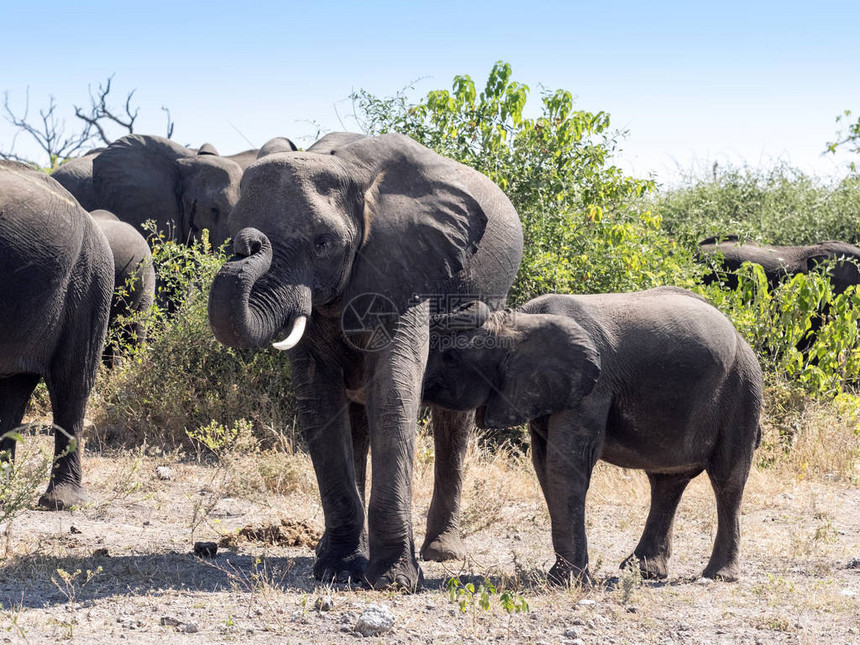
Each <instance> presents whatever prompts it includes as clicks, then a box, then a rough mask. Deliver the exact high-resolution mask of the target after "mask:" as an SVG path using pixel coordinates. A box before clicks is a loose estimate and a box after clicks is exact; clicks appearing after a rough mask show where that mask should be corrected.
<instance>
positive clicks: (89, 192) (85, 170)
mask: <svg viewBox="0 0 860 645" xmlns="http://www.w3.org/2000/svg"><path fill="white" fill-rule="evenodd" d="M98 155H99V152H98V151H96V152H92V153H87V154H86V155H84V156H83V157H78V158H77V159H70V160H69V161H67V162H66V163H64V164H63V165H62V166H60V167H59V168H57V169H56V170H55V171H54V172H52V173H51V177H53V178H54V179H56V180H57V181H58V182H60V184H61V185H62V186H63V188H65V189H66V190H68V191H69V192H70V193H71V194H72V195H74V196H75V199H77V200H78V203H79V204H80V205H81V206H83V207H84V210H87V211H90V210H93V209H95V208H98V195H97V194H96V191H95V186H94V185H93V161H94V160H95V158H96V157H97V156H98Z"/></svg>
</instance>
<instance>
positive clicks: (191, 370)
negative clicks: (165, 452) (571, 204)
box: [94, 235, 293, 446]
mask: <svg viewBox="0 0 860 645" xmlns="http://www.w3.org/2000/svg"><path fill="white" fill-rule="evenodd" d="M152 240H153V263H154V264H155V267H156V273H157V281H158V293H157V295H156V302H157V303H158V304H156V305H154V306H153V309H152V311H151V312H149V313H148V318H149V323H148V324H149V331H148V340H147V343H146V344H144V345H143V346H142V347H140V348H133V347H124V348H123V350H124V352H125V356H124V360H122V361H120V363H119V365H117V366H116V367H114V369H112V370H110V371H102V373H101V374H100V377H99V382H98V386H97V391H98V399H97V401H96V412H95V415H94V419H95V422H96V425H97V427H98V428H100V432H101V433H102V438H103V439H105V440H108V441H115V440H119V441H121V442H128V441H130V442H139V441H141V440H144V439H145V440H146V441H148V442H154V443H158V444H166V445H171V446H178V445H183V444H185V445H189V444H190V443H191V439H190V438H189V434H188V433H191V436H198V435H197V434H195V433H199V432H203V431H201V430H200V429H201V428H204V429H205V428H207V427H209V428H211V427H219V426H225V427H227V428H233V427H234V423H235V422H236V420H237V419H245V420H247V421H246V422H243V423H249V424H251V425H252V427H253V428H254V432H255V433H256V434H257V435H258V436H259V437H260V438H261V439H265V440H269V439H271V438H272V435H271V433H268V435H267V433H266V432H264V430H265V429H266V428H269V429H272V427H273V426H277V427H278V428H280V427H288V428H291V427H292V418H293V402H292V397H291V395H290V394H289V391H290V372H289V364H288V362H287V359H286V356H284V355H283V354H282V353H280V352H277V351H276V350H274V349H268V350H234V349H230V348H228V347H225V346H224V345H222V344H220V343H219V342H218V341H217V340H215V338H214V336H213V334H212V331H211V329H210V328H209V320H208V313H207V306H208V297H209V287H210V285H211V283H212V279H213V278H214V276H215V274H216V273H217V271H218V269H219V268H220V267H221V265H222V264H223V263H224V262H225V261H226V255H225V251H224V249H220V250H215V251H213V249H211V248H210V246H209V243H208V240H206V239H204V240H203V241H202V242H198V243H196V244H194V245H193V246H190V247H188V246H185V245H182V244H177V243H175V242H172V241H169V240H165V239H164V237H163V236H158V235H156V236H154V237H153V238H152ZM213 424H215V425H213ZM204 434H205V432H204Z"/></svg>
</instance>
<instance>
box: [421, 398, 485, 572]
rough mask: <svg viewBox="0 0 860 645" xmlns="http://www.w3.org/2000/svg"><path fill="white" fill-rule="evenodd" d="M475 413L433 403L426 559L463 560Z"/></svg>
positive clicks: (422, 553) (425, 539)
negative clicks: (463, 504)
mask: <svg viewBox="0 0 860 645" xmlns="http://www.w3.org/2000/svg"><path fill="white" fill-rule="evenodd" d="M474 418H475V413H474V412H473V411H469V412H454V411H451V410H446V409H444V408H440V407H438V406H434V407H433V443H434V446H435V452H436V458H435V461H434V463H433V474H434V479H433V499H432V500H431V502H430V510H429V512H428V513H427V533H426V534H425V536H424V545H423V546H422V547H421V557H422V558H424V559H425V560H434V561H436V562H443V561H445V560H462V559H463V558H465V557H466V547H465V546H463V541H462V539H461V538H460V501H461V495H462V492H463V460H464V459H465V456H466V447H467V445H468V439H469V432H470V431H471V429H472V424H473V420H474Z"/></svg>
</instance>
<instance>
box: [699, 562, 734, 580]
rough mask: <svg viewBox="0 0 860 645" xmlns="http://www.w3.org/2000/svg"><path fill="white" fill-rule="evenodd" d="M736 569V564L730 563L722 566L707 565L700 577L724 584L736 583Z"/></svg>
mask: <svg viewBox="0 0 860 645" xmlns="http://www.w3.org/2000/svg"><path fill="white" fill-rule="evenodd" d="M738 569H739V567H738V563H737V562H730V563H729V564H725V565H722V566H719V565H714V564H710V563H709V564H708V566H707V567H706V568H705V571H704V572H703V573H702V577H703V578H711V579H712V580H722V581H724V582H737V580H738V577H739V573H740V572H739V570H738Z"/></svg>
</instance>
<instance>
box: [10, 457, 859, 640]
mask: <svg viewBox="0 0 860 645" xmlns="http://www.w3.org/2000/svg"><path fill="white" fill-rule="evenodd" d="M249 459H253V458H249ZM509 462H510V460H507V462H505V461H504V460H502V461H499V460H498V459H495V460H494V459H493V458H483V459H474V460H473V461H472V462H470V467H469V471H468V473H467V482H466V488H467V494H466V501H465V524H466V528H467V530H468V531H469V532H470V533H469V535H468V536H467V538H466V542H467V546H468V547H469V549H470V551H471V556H470V558H469V560H468V561H466V562H464V563H463V562H459V563H448V564H446V565H441V564H436V563H423V569H424V574H425V585H424V588H423V589H422V590H421V591H420V593H417V594H414V595H404V594H400V593H393V592H388V593H386V592H375V591H368V590H363V589H355V588H350V587H347V586H331V587H325V586H321V585H320V584H319V583H317V582H315V581H314V580H313V578H312V577H311V574H310V571H311V565H312V562H313V550H312V546H313V544H314V542H315V540H316V537H317V536H318V534H319V530H320V529H322V516H321V510H320V508H319V505H318V502H317V499H316V491H315V488H314V485H313V478H312V476H311V473H310V467H309V465H307V464H306V463H305V471H304V472H303V473H301V474H300V476H299V477H298V479H297V480H296V488H297V490H295V491H294V492H291V493H290V494H287V495H275V494H272V493H263V492H260V491H258V490H254V489H253V487H249V486H243V481H245V480H246V476H245V474H243V473H244V472H245V471H243V470H242V468H244V467H253V465H251V466H248V464H247V463H245V464H244V466H241V467H240V465H238V462H237V463H234V464H233V465H232V466H230V467H224V466H222V467H212V466H203V465H197V464H195V463H194V460H190V459H188V458H183V456H182V455H166V456H165V455H152V454H146V453H145V451H138V453H137V454H128V453H123V454H116V455H113V456H111V455H107V454H89V453H88V454H87V455H86V458H85V461H84V466H85V482H86V484H87V486H88V489H89V492H90V496H91V502H90V503H89V504H87V505H86V506H84V507H82V508H79V509H74V510H72V511H69V512H47V511H41V510H35V509H34V510H26V511H24V512H23V513H22V514H20V515H18V516H17V517H16V518H15V519H14V520H13V521H12V522H11V523H10V524H9V525H7V526H5V527H3V526H0V531H5V545H3V544H0V641H2V642H14V643H18V642H28V643H44V642H62V641H67V642H75V643H78V642H80V643H83V642H87V643H96V644H99V643H115V642H117V641H118V640H122V641H125V642H132V643H164V642H169V643H220V642H237V641H238V642H243V643H249V644H250V643H328V642H330V643H341V642H352V641H353V639H354V638H357V637H358V635H357V634H356V633H355V631H354V627H355V625H356V622H357V620H358V618H359V616H360V614H361V613H362V612H363V611H364V610H365V609H366V608H367V607H368V606H369V605H371V604H374V603H375V604H378V605H383V606H384V607H386V608H387V609H389V610H390V611H391V612H392V613H393V615H394V617H395V623H394V627H393V629H392V630H391V631H390V632H388V633H385V634H382V635H378V636H373V637H370V638H371V639H372V640H373V641H374V642H384V643H406V642H410V643H411V642H415V643H424V642H426V643H451V642H524V643H610V644H611V643H842V644H844V643H860V561H858V559H860V490H858V489H857V488H854V487H851V486H849V485H848V484H846V483H844V482H840V481H838V480H831V481H827V479H826V478H825V480H824V481H819V482H810V481H803V480H801V481H797V480H795V479H789V478H785V477H778V476H776V475H774V474H773V473H771V472H768V471H759V472H754V473H753V475H752V477H751V480H750V483H749V486H748V489H747V495H746V500H745V509H744V541H743V547H744V554H743V570H744V572H743V579H742V580H741V581H739V582H737V583H707V582H705V581H702V580H699V579H698V576H699V574H700V572H701V570H702V569H703V568H704V565H705V563H706V561H707V558H708V555H709V553H710V545H711V541H712V539H713V535H714V532H715V528H716V526H715V509H714V503H713V495H712V493H711V491H710V488H709V485H708V483H707V480H706V479H704V478H699V479H698V480H696V481H694V482H693V484H692V485H691V487H690V490H688V491H687V493H686V495H685V498H684V501H683V502H682V507H681V509H680V512H679V517H678V520H677V522H676V527H675V536H676V538H675V555H674V557H673V562H672V572H671V576H670V578H669V579H668V580H667V581H664V582H660V583H651V582H642V581H640V580H639V579H638V578H637V577H634V576H632V575H630V574H629V573H626V572H620V571H619V570H618V568H617V567H618V563H620V562H621V560H622V559H623V558H624V556H626V555H627V554H628V552H630V551H631V550H632V549H633V547H634V546H635V544H636V542H637V540H638V536H639V531H640V530H641V527H642V526H643V524H644V519H645V516H646V513H647V502H648V496H647V483H646V481H645V479H644V477H642V476H641V475H640V474H639V473H630V472H624V471H620V470H618V469H615V468H612V467H603V466H601V467H599V468H598V469H597V472H596V474H595V479H594V482H593V485H592V489H591V491H590V494H589V504H588V523H589V529H588V530H589V545H590V554H591V560H592V563H593V565H594V567H595V573H596V575H597V577H598V579H599V581H600V586H599V587H597V588H589V589H573V590H564V591H560V590H554V589H549V588H547V587H546V585H545V583H544V582H542V580H541V574H542V573H544V572H545V571H546V570H547V569H548V567H549V566H550V564H551V563H552V551H551V547H550V537H549V530H548V516H547V513H546V511H545V509H544V505H543V501H542V499H541V498H540V495H539V492H538V489H537V485H536V483H535V481H534V477H533V475H532V474H531V473H530V469H529V468H528V467H527V466H526V465H525V464H524V463H523V462H522V460H520V461H519V462H517V463H509ZM158 466H166V467H168V468H169V469H170V479H166V480H162V479H159V477H158V475H157V473H156V469H157V467H158ZM431 473H432V462H430V461H429V460H428V459H426V458H422V455H421V454H420V453H419V455H418V463H417V466H416V482H415V491H416V492H415V509H414V511H415V522H416V541H417V542H418V543H419V544H420V540H421V539H422V537H423V535H422V533H423V523H424V515H425V513H426V510H427V505H428V503H429V499H430V490H431V483H432V480H431ZM272 525H274V526H275V527H279V528H278V530H277V531H274V532H272V531H268V532H266V531H262V530H261V529H264V528H265V527H270V526H272ZM243 528H246V529H248V530H246V531H245V536H244V537H242V536H239V535H238V532H239V531H240V530H241V529H243ZM273 537H274V538H279V541H280V542H282V543H281V544H270V543H269V544H267V543H266V542H265V541H264V540H266V539H268V540H269V541H271V539H272V538H273ZM201 540H223V542H222V544H224V545H227V544H229V545H232V546H221V547H220V548H219V550H218V554H217V555H216V557H214V558H212V559H202V558H198V557H195V556H194V555H193V554H192V546H193V544H194V543H195V542H196V541H201ZM852 561H853V562H852ZM452 576H457V577H459V579H460V581H461V582H462V583H464V584H465V583H468V582H473V583H474V584H475V585H476V586H477V585H478V584H479V583H480V582H481V581H482V580H483V579H484V577H485V576H486V577H488V578H489V579H490V580H491V581H492V582H493V583H494V585H495V586H496V588H497V591H496V593H495V594H491V595H489V597H488V599H489V608H482V607H481V606H480V603H479V602H478V599H477V598H476V599H474V600H472V601H470V602H466V603H465V609H466V611H465V612H462V611H461V610H460V607H459V606H458V605H457V604H454V603H452V602H451V600H450V598H449V593H448V592H447V591H446V590H445V583H446V580H447V579H449V578H450V577H452ZM503 590H507V591H509V592H510V593H512V594H514V597H515V598H516V597H520V598H524V599H525V600H526V601H527V603H528V605H529V611H528V612H523V613H511V614H509V613H507V612H506V611H505V609H504V608H503V606H502V602H501V598H500V594H501V592H502V591H503ZM321 599H325V602H324V603H322V604H325V609H326V611H323V610H321V609H320V608H319V607H318V604H319V602H318V601H320V600H321ZM329 605H330V606H329Z"/></svg>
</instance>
